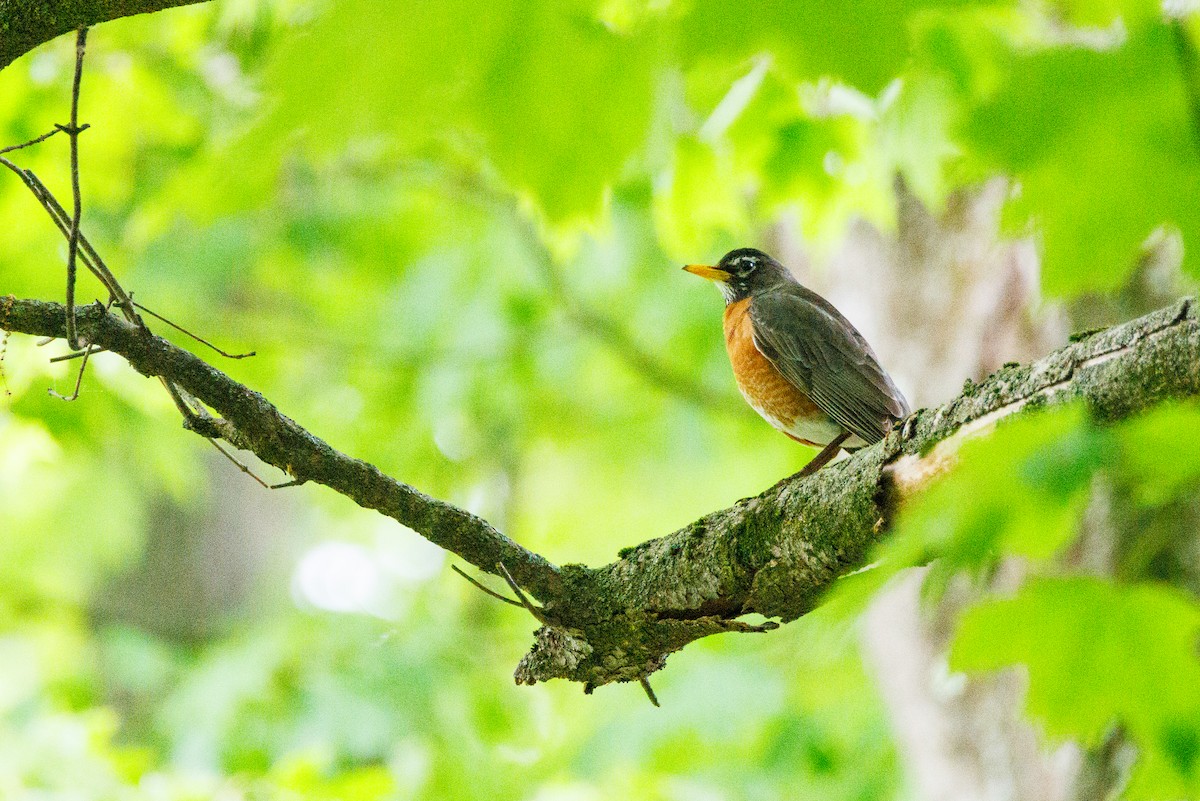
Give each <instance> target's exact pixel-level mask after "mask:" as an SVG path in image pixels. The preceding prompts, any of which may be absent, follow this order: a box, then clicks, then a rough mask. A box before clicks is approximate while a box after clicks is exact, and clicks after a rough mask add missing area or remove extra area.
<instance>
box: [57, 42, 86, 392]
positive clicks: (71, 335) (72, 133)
mask: <svg viewBox="0 0 1200 801" xmlns="http://www.w3.org/2000/svg"><path fill="white" fill-rule="evenodd" d="M87 33H88V29H87V28H86V27H84V28H80V29H79V32H78V33H77V34H76V37H75V81H74V83H72V85H71V125H70V127H69V128H65V129H63V130H65V131H66V133H67V135H68V136H69V137H71V194H72V196H73V197H74V200H75V213H74V215H73V216H72V218H71V236H70V239H69V242H68V245H67V304H66V305H67V346H68V347H70V348H71V350H79V336H78V334H77V332H76V330H75V259H76V255H77V254H78V252H79V220H80V217H82V216H83V196H82V194H81V193H80V191H79V134H80V133H81V132H82V131H83V128H80V127H79V85H80V83H81V82H82V80H83V54H84V51H85V50H86V48H87ZM84 364H87V361H86V359H85V360H84ZM79 377H80V380H82V379H83V373H82V371H80V376H79Z"/></svg>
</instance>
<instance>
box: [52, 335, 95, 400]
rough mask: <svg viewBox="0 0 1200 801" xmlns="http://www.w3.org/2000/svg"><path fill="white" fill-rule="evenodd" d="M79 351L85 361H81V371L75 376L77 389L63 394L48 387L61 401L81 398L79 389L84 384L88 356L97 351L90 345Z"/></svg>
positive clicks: (54, 396)
mask: <svg viewBox="0 0 1200 801" xmlns="http://www.w3.org/2000/svg"><path fill="white" fill-rule="evenodd" d="M79 352H80V353H82V354H83V361H81V362H80V363H79V373H78V374H76V376H75V391H74V392H72V393H71V394H70V395H62V394H60V393H58V392H55V391H54V390H53V389H47V390H46V391H47V392H49V393H50V397H52V398H58V399H59V400H60V401H67V402H68V403H70V402H71V401H76V400H79V389H80V387H82V386H83V371H84V370H86V369H87V363H88V358H89V357H90V356H91V355H92V354H93V353H95V351H94V350H92V349H91V348H90V347H89V348H87V349H85V350H82V351H79ZM51 361H53V360H51Z"/></svg>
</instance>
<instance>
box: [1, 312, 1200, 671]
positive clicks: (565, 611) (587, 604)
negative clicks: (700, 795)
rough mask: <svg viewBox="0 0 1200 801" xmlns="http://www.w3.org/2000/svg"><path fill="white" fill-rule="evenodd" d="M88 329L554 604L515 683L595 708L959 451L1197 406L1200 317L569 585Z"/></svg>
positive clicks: (229, 429)
mask: <svg viewBox="0 0 1200 801" xmlns="http://www.w3.org/2000/svg"><path fill="white" fill-rule="evenodd" d="M77 320H78V326H79V331H80V334H81V335H82V336H84V337H85V338H86V339H87V340H88V341H89V342H92V343H94V344H95V345H98V346H100V347H104V348H106V349H108V350H110V351H113V352H115V353H118V354H120V355H122V356H123V357H124V358H125V359H126V360H128V362H129V363H130V364H131V365H132V366H133V367H134V368H135V369H137V370H138V371H139V372H141V373H143V374H145V375H147V376H159V377H162V378H165V379H167V380H168V381H170V382H173V383H176V384H178V385H179V386H181V387H183V388H184V389H185V390H187V392H189V393H191V394H192V395H194V396H195V397H197V398H199V399H200V400H202V401H203V402H204V403H206V404H207V405H208V406H210V407H211V408H212V409H214V410H216V411H217V412H218V413H219V414H221V415H222V416H223V419H211V418H195V419H193V420H192V421H191V422H190V427H191V428H192V429H193V430H196V431H197V433H200V434H201V435H203V436H207V437H221V438H223V439H226V440H227V441H228V442H230V443H231V444H233V445H235V446H237V447H240V448H246V449H248V450H251V451H253V452H254V453H256V454H257V455H258V456H259V457H260V458H261V459H263V460H264V461H266V462H269V463H270V464H273V465H275V466H276V467H279V468H281V469H283V470H285V471H287V472H288V473H290V474H291V475H292V476H295V477H296V478H297V479H299V480H301V481H315V482H318V483H321V484H325V485H326V486H328V487H330V488H332V489H334V490H335V491H337V492H339V493H342V494H343V495H346V496H347V497H350V498H352V499H353V500H355V501H356V502H358V503H359V504H360V505H362V506H364V507H367V508H370V509H375V510H378V511H379V512H381V513H383V514H385V515H388V516H389V517H392V518H394V519H396V520H398V521H399V522H401V523H403V524H404V525H406V526H409V527H410V528H413V529H415V530H416V531H418V532H420V533H421V534H423V535H424V536H425V537H427V538H428V539H429V540H430V541H432V542H434V543H436V544H438V545H440V546H441V547H443V548H446V549H447V550H450V551H453V552H454V553H456V554H458V555H459V556H461V557H463V558H464V559H466V560H467V561H469V562H471V563H472V564H474V565H475V566H477V567H478V568H480V569H482V570H485V571H487V572H489V573H493V574H496V575H503V573H504V572H508V573H510V574H511V577H512V580H513V581H514V582H515V583H516V584H518V585H519V586H521V587H524V588H525V589H526V590H528V591H529V592H530V593H531V594H532V595H534V596H535V597H536V598H537V599H538V600H539V601H541V602H542V606H541V607H540V608H538V617H539V619H540V620H541V621H542V623H543V625H542V626H541V628H540V629H538V631H537V633H536V641H535V643H534V646H533V648H532V650H531V651H530V653H529V654H528V655H526V657H525V658H524V659H522V661H521V664H520V665H519V666H518V668H517V672H516V678H517V681H519V682H523V683H533V682H537V681H545V680H547V679H551V678H566V679H571V680H573V681H578V682H581V683H583V684H584V685H585V689H587V690H590V689H591V688H592V687H595V686H598V685H601V684H606V683H608V682H612V681H640V680H641V679H642V678H644V677H645V676H646V675H648V674H649V673H651V672H653V671H655V670H657V669H658V668H660V667H661V666H662V665H663V663H664V660H665V659H666V657H667V655H669V654H670V653H672V652H673V651H676V650H678V649H680V648H682V647H683V646H685V645H687V644H688V643H689V642H692V641H693V640H696V639H699V638H701V637H704V636H707V635H709V634H716V633H720V632H725V631H765V630H767V629H769V628H773V627H774V625H775V624H773V623H768V624H766V625H763V626H751V625H749V624H747V623H744V622H742V621H739V620H737V619H736V618H737V617H738V616H740V615H743V614H746V613H749V612H756V613H759V614H762V615H764V616H766V617H769V618H779V619H780V620H782V621H789V620H793V619H795V618H797V617H799V616H801V615H803V614H805V613H806V612H808V611H809V610H811V609H813V608H814V607H815V606H816V605H817V603H818V601H819V598H820V596H821V595H822V593H823V592H824V591H825V590H827V589H828V588H829V586H830V585H831V584H832V583H833V581H834V580H835V579H837V578H838V577H839V576H841V575H844V574H845V573H846V572H848V571H850V570H853V569H855V568H857V567H859V566H860V565H861V564H862V562H863V559H864V558H865V557H866V555H867V553H868V550H869V548H870V547H871V545H872V544H874V543H875V542H876V541H878V540H879V539H880V538H881V537H883V536H886V534H887V532H888V529H889V521H890V520H891V518H892V516H893V514H894V513H895V510H896V508H897V505H898V504H899V503H900V502H901V501H902V500H903V499H904V498H906V497H908V496H910V495H911V494H913V493H914V492H916V491H918V490H919V489H921V488H922V487H923V486H924V485H925V484H927V483H928V482H929V481H930V480H931V479H932V478H933V477H934V476H936V475H938V474H939V473H941V472H944V470H945V469H947V467H948V466H949V465H950V464H952V463H953V460H954V454H955V453H956V451H957V448H958V445H959V443H961V442H962V441H963V440H964V439H965V438H967V437H971V436H976V435H978V434H980V433H981V432H984V431H986V430H988V429H990V428H991V427H992V426H994V425H995V423H996V422H997V421H998V420H1000V419H1002V418H1004V417H1006V416H1008V415H1011V414H1015V413H1017V412H1018V411H1020V410H1021V409H1023V408H1025V407H1026V406H1028V405H1043V404H1046V403H1058V402H1061V401H1065V400H1071V399H1082V400H1084V401H1085V402H1086V403H1087V404H1088V405H1089V407H1090V409H1091V411H1092V413H1093V415H1094V416H1095V417H1096V418H1097V419H1100V420H1115V419H1119V418H1122V417H1125V416H1127V415H1129V414H1132V413H1134V412H1137V411H1139V410H1142V409H1145V408H1147V407H1149V406H1152V405H1154V404H1156V403H1158V402H1160V401H1162V400H1164V399H1167V398H1172V397H1184V396H1196V395H1200V321H1198V314H1197V309H1196V306H1195V304H1194V303H1193V302H1192V301H1191V300H1184V301H1182V302H1180V303H1179V304H1177V305H1175V306H1173V307H1170V308H1167V309H1163V310H1160V311H1158V312H1155V313H1153V314H1150V315H1147V316H1145V317H1142V318H1140V319H1138V320H1134V321H1132V322H1129V323H1126V324H1124V325H1121V326H1117V327H1114V328H1111V329H1108V330H1106V331H1102V332H1099V333H1097V334H1094V335H1092V336H1090V337H1088V338H1087V339H1084V340H1082V341H1080V342H1076V343H1073V344H1071V345H1068V346H1067V347H1065V348H1062V349H1061V350H1058V351H1056V352H1054V353H1052V354H1050V355H1049V356H1047V357H1046V358H1044V359H1042V360H1040V361H1038V362H1035V363H1034V364H1032V365H1026V366H1018V365H1010V366H1008V367H1005V368H1004V369H1002V370H1000V371H999V372H997V373H996V374H994V375H993V376H992V377H990V378H989V379H988V380H987V381H985V382H983V383H982V384H979V385H973V384H969V383H968V386H967V387H965V388H964V392H963V394H962V395H960V396H959V397H957V398H955V399H954V400H952V401H951V402H949V403H947V404H946V405H944V406H942V407H940V408H937V409H923V410H920V411H918V412H917V413H915V414H914V415H913V416H911V417H910V418H908V420H906V421H905V423H904V424H903V425H902V426H901V427H900V428H899V429H898V430H897V431H894V432H892V434H890V435H889V436H888V438H887V439H885V440H884V441H883V442H882V443H879V444H877V445H874V446H872V447H870V448H865V449H863V450H861V451H859V452H858V453H856V454H855V455H853V456H852V457H850V458H848V459H845V460H844V461H842V462H838V463H835V464H832V465H830V466H828V467H826V468H825V469H823V470H821V471H820V472H818V473H817V474H815V475H813V476H809V477H805V478H799V477H797V476H792V477H790V478H786V479H784V480H782V481H780V482H779V483H778V484H776V485H775V486H773V487H771V488H770V489H768V490H766V491H765V492H763V493H762V494H760V495H758V496H756V497H754V498H747V499H744V500H742V501H739V502H738V503H737V504H735V505H734V506H732V507H730V508H728V509H723V510H720V511H717V512H714V513H712V514H710V515H708V516H706V517H704V518H701V519H700V520H697V521H696V522H694V523H692V524H691V525H689V526H687V527H686V528H683V529H681V530H679V531H676V532H675V533H673V534H670V535H668V536H666V537H662V538H660V539H655V540H650V541H648V542H645V543H643V544H641V545H639V546H637V547H636V548H632V549H629V550H627V551H625V552H623V553H622V554H621V558H620V559H618V560H617V561H616V562H613V563H612V564H609V565H606V566H604V567H601V568H588V567H584V566H582V565H564V566H563V567H561V568H558V567H555V566H554V565H553V564H551V563H550V562H548V561H547V560H546V559H544V558H543V557H541V556H539V555H537V554H534V553H532V552H530V551H527V550H525V549H524V548H522V547H521V546H519V545H517V544H516V543H514V542H513V541H512V540H510V539H508V538H507V537H505V536H504V535H502V534H501V533H500V532H498V531H496V530H495V529H494V528H493V527H492V526H490V525H489V524H488V523H487V522H486V521H484V520H482V519H480V518H478V517H476V516H474V515H472V514H470V513H468V512H466V511H463V510H461V509H458V508H456V507H454V506H451V505H450V504H447V503H444V502H442V501H439V500H437V499H435V498H431V497H429V496H427V495H424V494H423V493H421V492H419V491H417V490H416V489H414V488H412V487H410V486H408V485H406V484H402V483H400V482H398V481H395V480H394V479H391V478H389V477H387V476H385V475H383V474H382V473H381V472H380V471H379V470H378V469H376V468H375V467H373V466H372V465H369V464H367V463H365V462H362V461H359V460H357V459H352V458H351V457H349V456H346V455H344V454H342V453H339V452H338V451H336V450H334V449H333V448H332V447H330V446H329V445H328V444H327V443H325V442H323V441H322V440H320V439H318V438H317V437H315V436H313V435H312V434H311V433H309V432H308V431H306V430H304V429H303V428H301V427H300V426H299V425H297V424H296V423H295V422H294V421H292V420H291V419H289V418H288V417H286V416H284V415H283V414H282V413H281V412H280V411H279V410H278V409H276V408H275V407H274V406H273V405H272V404H271V403H270V402H269V401H267V400H266V399H265V398H264V397H262V396H261V395H259V394H258V393H256V392H253V391H252V390H250V389H249V388H247V387H245V386H243V385H241V384H239V383H237V382H236V381H234V380H232V379H231V378H229V377H228V376H226V375H225V374H224V373H222V372H220V371H219V370H217V369H215V368H213V367H212V366H210V365H208V364H206V363H205V362H203V361H202V360H200V359H199V358H197V357H196V356H194V355H192V354H191V353H188V352H186V351H183V350H180V349H179V348H177V347H175V346H174V345H171V344H170V343H168V342H167V341H166V340H163V339H161V338H160V337H157V336H154V335H153V334H151V333H150V332H148V331H146V330H144V329H141V328H139V327H137V326H135V325H133V324H131V323H129V322H127V321H125V320H122V319H120V318H119V317H116V316H115V315H112V314H109V313H108V312H107V311H106V310H105V309H104V308H103V307H102V306H101V305H100V304H93V305H91V306H86V307H80V308H79V309H78V310H77ZM65 325H66V315H65V310H64V308H63V307H62V306H61V305H59V304H56V303H48V302H44V301H37V300H19V299H16V298H13V297H11V296H9V297H7V298H0V328H3V329H5V330H9V331H16V332H21V333H26V334H32V335H36V336H53V337H63V336H64V335H65V333H66V330H65Z"/></svg>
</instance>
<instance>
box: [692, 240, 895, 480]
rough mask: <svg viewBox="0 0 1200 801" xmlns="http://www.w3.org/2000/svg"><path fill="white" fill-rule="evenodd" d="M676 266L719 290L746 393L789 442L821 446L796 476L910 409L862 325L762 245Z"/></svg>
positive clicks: (873, 438) (870, 437) (876, 433)
mask: <svg viewBox="0 0 1200 801" xmlns="http://www.w3.org/2000/svg"><path fill="white" fill-rule="evenodd" d="M683 269H685V270H687V271H688V272H689V273H695V274H696V275H698V276H700V277H701V278H707V279H709V280H710V281H716V282H718V285H719V286H720V288H721V294H723V295H724V296H725V347H726V349H727V350H728V351H729V361H730V363H731V364H732V365H733V375H734V378H736V379H737V385H738V389H739V390H741V392H742V396H743V397H744V398H745V399H746V402H747V403H749V404H750V406H751V407H753V409H754V411H756V412H758V413H759V414H760V415H762V417H763V418H764V419H765V420H766V421H767V422H768V423H770V424H771V425H773V426H774V427H775V428H777V429H779V430H780V431H782V432H783V433H784V434H786V435H788V436H789V437H791V438H792V439H794V440H796V441H797V442H802V443H804V444H805V445H811V446H813V447H819V448H823V450H822V451H821V452H820V453H818V454H817V455H816V456H815V457H814V458H813V460H812V461H811V462H809V463H808V464H807V465H805V467H804V469H803V470H802V471H801V475H809V474H811V473H815V472H816V471H817V470H820V469H821V468H822V467H824V466H825V464H826V463H827V462H829V460H830V459H832V458H833V457H834V456H836V455H837V453H838V451H839V450H840V449H842V448H845V449H846V450H854V449H856V448H861V447H863V446H865V445H870V444H871V443H872V442H878V441H879V440H881V439H883V436H884V435H885V434H886V433H887V432H888V431H889V430H890V429H891V427H892V425H893V424H895V423H896V421H898V420H900V419H901V418H903V417H905V416H906V415H908V413H909V408H908V401H906V400H905V399H904V396H903V395H902V394H901V393H900V390H898V389H896V385H895V384H894V383H893V382H892V379H891V377H890V376H889V375H888V374H887V373H886V372H885V371H884V369H883V368H882V367H880V366H879V360H878V359H877V358H876V357H875V352H874V351H873V350H871V346H870V345H868V344H867V341H866V340H865V339H863V336H862V334H860V333H858V330H857V329H856V328H855V327H854V326H853V325H851V324H850V321H849V320H847V319H846V318H845V317H843V316H842V314H841V312H839V311H838V310H837V309H835V308H834V307H833V305H832V304H831V303H830V302H829V301H827V300H825V298H823V297H821V296H820V295H818V294H817V293H816V292H813V291H812V290H810V289H806V288H805V287H803V286H801V285H800V282H799V281H797V280H796V279H795V278H793V277H792V274H791V273H790V272H788V270H787V268H786V267H784V266H783V265H782V264H780V263H779V262H777V261H775V259H773V258H771V257H770V256H768V255H767V254H766V253H763V252H762V251H761V250H755V249H754V248H740V249H738V250H731V251H730V252H728V253H726V254H725V256H724V257H723V258H722V259H721V261H720V262H719V263H718V264H717V266H716V267H709V266H707V265H702V264H689V265H687V266H686V267H684V268H683Z"/></svg>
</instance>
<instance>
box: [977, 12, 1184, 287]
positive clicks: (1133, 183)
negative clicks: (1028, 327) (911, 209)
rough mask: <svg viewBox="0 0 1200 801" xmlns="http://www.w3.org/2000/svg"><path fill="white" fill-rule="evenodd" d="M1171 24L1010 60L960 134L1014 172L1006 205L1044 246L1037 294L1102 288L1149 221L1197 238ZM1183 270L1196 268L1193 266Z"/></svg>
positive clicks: (1124, 267) (1117, 275) (1129, 265)
mask: <svg viewBox="0 0 1200 801" xmlns="http://www.w3.org/2000/svg"><path fill="white" fill-rule="evenodd" d="M1186 97H1187V95H1186V92H1185V88H1184V85H1183V83H1182V81H1181V78H1180V71H1179V66H1178V64H1177V61H1176V53H1175V48H1174V44H1173V42H1172V38H1171V31H1170V29H1169V28H1168V27H1167V26H1165V25H1162V24H1157V25H1152V26H1147V27H1144V28H1140V29H1137V30H1135V31H1133V32H1132V33H1131V34H1130V36H1129V40H1128V41H1127V42H1125V43H1124V44H1123V45H1121V46H1119V47H1115V48H1113V49H1111V50H1096V49H1088V48H1085V47H1080V46H1076V47H1057V48H1047V49H1042V50H1038V51H1034V52H1032V53H1025V54H1019V55H1013V56H1012V61H1011V65H1010V68H1009V69H1008V70H1007V73H1006V75H1005V76H1004V79H1003V83H1002V85H1001V86H1000V87H999V89H998V90H997V91H996V92H995V93H994V94H993V95H991V96H990V97H989V98H988V99H987V100H986V101H985V102H983V103H982V104H980V105H979V106H977V107H976V108H975V109H974V110H973V112H972V113H971V115H970V117H969V120H968V122H967V123H966V126H965V136H966V139H967V141H968V142H969V143H970V145H971V146H972V147H974V148H975V149H976V150H977V151H978V156H979V157H980V158H982V159H983V161H984V162H985V163H986V164H987V165H988V166H990V167H992V168H998V169H1001V170H1004V171H1006V172H1010V173H1013V174H1015V175H1016V176H1017V177H1018V178H1019V179H1020V189H1021V196H1020V200H1019V201H1018V203H1017V204H1016V206H1015V207H1014V208H1013V209H1012V211H1013V213H1014V215H1015V216H1017V217H1026V216H1028V217H1032V218H1033V219H1034V221H1035V222H1036V224H1037V225H1038V229H1039V231H1040V232H1041V235H1042V238H1043V242H1044V245H1045V263H1044V268H1043V288H1044V289H1045V290H1046V291H1047V292H1048V293H1050V294H1054V295H1069V294H1075V293H1078V292H1083V291H1088V290H1111V289H1114V288H1116V287H1119V286H1120V285H1122V284H1123V283H1124V281H1125V280H1126V278H1127V277H1128V276H1129V274H1130V272H1131V271H1132V270H1133V267H1134V266H1135V257H1136V255H1137V252H1138V249H1139V246H1140V245H1141V244H1142V243H1143V242H1144V241H1145V240H1146V238H1147V237H1148V236H1149V235H1150V234H1151V233H1152V232H1153V231H1154V230H1155V229H1156V228H1157V227H1159V226H1161V225H1164V224H1168V225H1173V226H1176V227H1177V228H1178V229H1179V230H1180V231H1181V232H1182V234H1183V237H1184V241H1185V243H1186V245H1187V246H1188V247H1189V249H1190V248H1191V247H1192V246H1194V245H1196V243H1197V242H1200V203H1197V202H1196V198H1197V197H1200V149H1198V144H1200V142H1198V140H1197V139H1196V137H1197V135H1198V134H1197V132H1196V131H1195V130H1194V128H1193V121H1192V120H1191V118H1190V116H1189V112H1188V104H1187V99H1186ZM1187 266H1188V267H1189V269H1190V270H1192V271H1193V272H1194V273H1197V274H1200V272H1198V267H1200V264H1198V261H1197V259H1196V258H1195V257H1194V255H1189V256H1188V261H1187Z"/></svg>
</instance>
